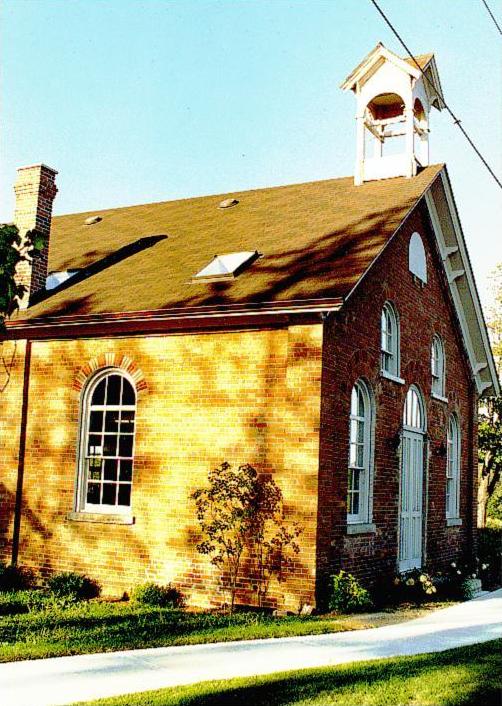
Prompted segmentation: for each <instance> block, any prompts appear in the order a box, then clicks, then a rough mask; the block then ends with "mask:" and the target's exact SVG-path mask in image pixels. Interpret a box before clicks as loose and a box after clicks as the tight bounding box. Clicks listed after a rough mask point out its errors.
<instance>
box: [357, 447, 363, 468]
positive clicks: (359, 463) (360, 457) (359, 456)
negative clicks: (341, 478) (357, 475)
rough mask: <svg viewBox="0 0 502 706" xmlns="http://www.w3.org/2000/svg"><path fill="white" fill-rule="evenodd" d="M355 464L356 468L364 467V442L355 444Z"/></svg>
mask: <svg viewBox="0 0 502 706" xmlns="http://www.w3.org/2000/svg"><path fill="white" fill-rule="evenodd" d="M357 466H358V468H363V467H364V444H358V445H357Z"/></svg>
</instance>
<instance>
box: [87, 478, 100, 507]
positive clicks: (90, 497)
mask: <svg viewBox="0 0 502 706" xmlns="http://www.w3.org/2000/svg"><path fill="white" fill-rule="evenodd" d="M100 489H101V485H100V484H99V483H89V484H88V485H87V502H88V503H91V504H92V505H99V492H100Z"/></svg>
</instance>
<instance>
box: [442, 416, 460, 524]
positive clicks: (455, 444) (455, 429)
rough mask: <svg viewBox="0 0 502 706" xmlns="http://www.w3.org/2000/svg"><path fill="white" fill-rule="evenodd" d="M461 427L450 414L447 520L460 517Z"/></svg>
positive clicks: (446, 494) (446, 491) (447, 454)
mask: <svg viewBox="0 0 502 706" xmlns="http://www.w3.org/2000/svg"><path fill="white" fill-rule="evenodd" d="M460 448H461V445H460V425H459V422H458V417H457V415H456V414H450V416H449V418H448V429H447V432H446V486H445V505H446V518H447V519H452V518H458V517H459V516H460V459H461V455H460Z"/></svg>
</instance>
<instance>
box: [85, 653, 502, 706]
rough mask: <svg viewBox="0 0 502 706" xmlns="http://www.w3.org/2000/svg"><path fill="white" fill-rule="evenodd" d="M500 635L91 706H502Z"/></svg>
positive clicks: (103, 700) (152, 693) (112, 700)
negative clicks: (471, 643) (434, 650)
mask: <svg viewBox="0 0 502 706" xmlns="http://www.w3.org/2000/svg"><path fill="white" fill-rule="evenodd" d="M501 654H502V640H494V641H492V642H487V643H484V644H482V645H474V646H472V647H462V648H459V649H455V650H448V651H447V652H441V653H437V654H426V655H418V656H416V657H399V658H394V659H385V660H378V661H374V662H361V663H359V664H349V665H343V666H340V667H328V668H323V669H309V670H303V671H297V672H287V673H282V674H273V675H271V676H267V677H256V678H247V679H234V680H231V681H227V682H225V681H219V682H205V683H203V684H198V685H194V686H184V687H179V688H174V689H162V690H160V691H151V692H145V693H143V694H137V695H134V694H133V695H128V696H121V697H118V698H112V699H101V700H99V701H93V702H92V703H91V702H87V706H98V704H99V706H233V705H234V704H242V705H243V706H244V704H246V705H248V704H249V705H250V706H251V705H252V706H300V704H301V705H302V706H303V705H304V706H307V705H308V706H330V705H331V704H336V706H399V705H401V704H410V705H413V706H499V705H500V703H501V693H502V691H501V690H502V661H501Z"/></svg>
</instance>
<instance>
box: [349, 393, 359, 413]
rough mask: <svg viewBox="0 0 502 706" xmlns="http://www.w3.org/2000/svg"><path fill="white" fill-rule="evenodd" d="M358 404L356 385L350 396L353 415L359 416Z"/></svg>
mask: <svg viewBox="0 0 502 706" xmlns="http://www.w3.org/2000/svg"><path fill="white" fill-rule="evenodd" d="M357 404H358V403H357V387H355V386H354V387H353V388H352V395H351V397H350V413H351V415H352V416H353V417H357Z"/></svg>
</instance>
